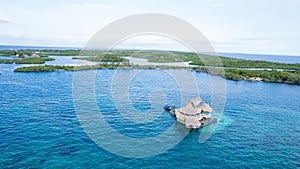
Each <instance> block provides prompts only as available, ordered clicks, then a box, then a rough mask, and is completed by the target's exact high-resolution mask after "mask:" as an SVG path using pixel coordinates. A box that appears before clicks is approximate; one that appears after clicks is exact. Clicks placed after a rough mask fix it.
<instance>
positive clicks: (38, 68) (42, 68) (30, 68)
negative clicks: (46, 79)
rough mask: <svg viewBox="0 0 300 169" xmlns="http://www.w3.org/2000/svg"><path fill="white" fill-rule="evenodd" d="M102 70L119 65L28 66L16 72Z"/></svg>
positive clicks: (17, 69)
mask: <svg viewBox="0 0 300 169" xmlns="http://www.w3.org/2000/svg"><path fill="white" fill-rule="evenodd" d="M102 68H118V65H113V64H98V65H86V66H59V65H44V66H26V67H19V68H16V69H15V70H14V72H54V71H56V70H66V71H78V70H91V69H102Z"/></svg>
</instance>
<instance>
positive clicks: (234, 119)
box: [0, 64, 300, 168]
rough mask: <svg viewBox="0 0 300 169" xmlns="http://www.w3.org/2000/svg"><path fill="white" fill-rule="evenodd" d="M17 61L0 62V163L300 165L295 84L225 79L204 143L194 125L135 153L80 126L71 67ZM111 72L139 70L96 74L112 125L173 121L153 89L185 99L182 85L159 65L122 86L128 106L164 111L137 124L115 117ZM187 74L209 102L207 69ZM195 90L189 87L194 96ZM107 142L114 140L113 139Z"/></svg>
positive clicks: (299, 90)
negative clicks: (151, 152)
mask: <svg viewBox="0 0 300 169" xmlns="http://www.w3.org/2000/svg"><path fill="white" fill-rule="evenodd" d="M15 66H16V65H4V64H0V72H1V73H2V74H1V75H0V120H1V123H0V138H1V139H0V168H30V167H31V168H262V167H265V168H299V167H300V161H299V159H300V125H299V121H300V106H299V103H300V97H299V96H300V87H299V86H295V85H286V84H276V83H264V82H247V81H230V80H226V85H227V87H226V89H227V90H226V91H227V92H226V106H225V110H224V115H223V117H222V120H221V122H220V123H219V124H218V128H217V130H216V131H215V132H214V133H213V134H212V136H211V137H210V138H209V139H208V140H207V141H206V142H204V143H202V144H200V143H198V137H199V134H200V133H201V132H202V130H198V131H193V132H190V133H189V134H188V135H187V136H186V137H185V138H184V139H183V140H182V141H181V142H180V143H179V144H177V145H176V146H175V147H173V148H171V149H170V150H168V151H166V152H164V153H162V154H159V155H156V156H152V157H147V158H138V159H136V158H127V157H122V156H118V155H115V154H113V153H110V152H108V151H107V150H105V149H103V148H101V147H99V146H97V144H95V143H94V142H93V140H92V139H91V138H90V137H89V136H88V135H87V134H86V133H85V132H84V130H83V128H82V127H81V125H80V123H79V121H78V119H77V116H76V112H75V108H74V104H73V98H72V79H73V73H72V72H67V71H58V72H52V73H14V72H13V71H12V70H13V68H14V67H15ZM116 71H119V73H121V75H123V76H124V77H126V76H127V75H128V74H131V73H134V72H135V71H137V70H135V69H133V70H113V69H102V70H99V71H98V73H97V76H96V83H95V84H96V95H95V96H96V100H97V104H98V106H99V109H100V111H101V113H102V114H103V115H104V117H105V119H106V120H107V121H108V123H109V124H110V125H111V126H112V127H113V128H115V129H116V130H117V131H118V132H119V133H122V134H124V135H127V136H129V137H135V138H145V137H152V136H155V135H157V134H159V133H162V132H163V131H164V130H166V128H168V127H170V126H171V125H172V124H174V123H175V122H174V119H173V118H172V117H170V116H169V114H168V113H167V112H164V111H163V110H161V106H162V105H161V106H160V105H158V104H156V103H155V100H160V99H161V98H158V97H159V96H161V95H160V94H159V93H155V92H152V93H151V91H153V90H155V91H160V92H161V93H164V94H166V96H167V97H166V99H167V100H166V102H169V103H175V104H176V105H178V106H179V105H181V104H184V103H181V101H180V99H179V98H180V92H179V86H178V85H176V82H175V81H174V80H172V78H171V77H170V76H169V75H168V74H166V73H165V72H164V71H163V70H161V69H149V70H143V71H142V72H140V73H139V74H137V75H136V76H135V78H133V79H132V80H131V81H130V83H129V84H128V90H127V91H128V92H129V100H130V102H131V103H132V106H133V107H134V108H135V109H136V110H139V111H143V112H144V113H151V112H150V111H147V110H149V109H151V104H150V101H149V98H150V100H151V98H152V100H154V102H153V105H154V110H158V111H160V113H161V115H160V117H159V118H158V120H156V121H154V122H153V123H145V124H137V123H132V122H131V121H129V120H127V119H124V118H120V114H119V112H118V110H117V109H116V107H115V103H113V97H112V91H113V90H116V91H118V86H119V85H118V83H116V84H117V85H115V87H116V88H115V89H114V88H112V87H111V86H112V85H111V81H112V79H113V77H114V75H115V73H116ZM177 71H179V72H178V73H180V72H183V71H185V70H177ZM86 72H87V73H88V72H89V71H86ZM191 73H192V75H193V76H194V77H195V78H196V81H197V83H198V87H199V90H200V95H201V96H202V98H203V100H205V101H207V102H210V101H211V95H210V94H211V87H210V83H209V75H207V74H205V73H195V72H191ZM117 82H118V81H117ZM120 85H122V84H120ZM118 92H120V91H118ZM125 92H126V91H124V93H125ZM195 95H197V94H196V93H191V98H192V97H194V96H195ZM161 104H163V102H161ZM153 105H152V106H153ZM124 106H126V105H124ZM175 127H178V128H180V127H182V126H180V125H175ZM107 134H108V135H109V133H107ZM111 144H117V143H115V142H114V140H112V142H111ZM128 144H130V142H128Z"/></svg>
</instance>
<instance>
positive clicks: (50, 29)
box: [0, 0, 300, 55]
mask: <svg viewBox="0 0 300 169" xmlns="http://www.w3.org/2000/svg"><path fill="white" fill-rule="evenodd" d="M146 12H154V13H162V14H169V15H173V16H176V17H179V18H181V19H183V20H185V21H187V22H189V23H191V24H193V25H194V26H196V27H197V28H198V29H199V30H200V31H201V32H202V33H203V34H204V35H205V36H206V37H207V38H208V39H209V41H210V42H211V43H212V45H213V47H214V49H215V51H216V52H232V53H262V54H285V55H300V22H299V21H300V1H298V0H285V1H284V0H265V1H261V0H189V1H183V0H181V1H176V0H147V1H146V0H145V1H141V0H123V1H121V0H110V1H99V0H98V1H95V0H85V1H83V0H64V1H58V0H52V1H33V0H27V1H20V0H19V1H16V0H6V1H4V0H0V30H1V31H0V45H25V46H26V45H28V46H29V45H31V46H32V45H37V46H72V47H83V46H84V45H85V43H86V42H87V40H88V39H89V38H91V37H92V36H93V35H94V34H95V33H96V32H97V31H98V30H100V29H101V28H103V27H104V26H106V25H107V24H109V23H111V22H113V21H115V20H117V19H120V18H122V17H125V16H129V15H132V14H139V13H146ZM174 43H176V42H173V41H172V40H169V39H166V38H162V37H155V36H144V37H138V38H133V39H131V40H128V41H127V42H124V44H123V46H121V47H124V48H142V49H143V48H145V49H148V48H150V49H167V50H185V49H184V47H182V45H180V44H177V45H174ZM174 48H176V49H174Z"/></svg>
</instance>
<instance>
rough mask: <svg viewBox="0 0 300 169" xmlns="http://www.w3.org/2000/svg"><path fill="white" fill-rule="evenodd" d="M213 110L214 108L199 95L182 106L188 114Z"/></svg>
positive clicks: (182, 109)
mask: <svg viewBox="0 0 300 169" xmlns="http://www.w3.org/2000/svg"><path fill="white" fill-rule="evenodd" d="M201 110H203V111H204V112H212V111H213V109H212V108H211V107H210V106H209V105H208V104H206V103H204V102H203V101H202V99H201V98H200V97H199V96H198V97H196V99H194V100H191V101H189V102H188V103H187V104H186V105H185V106H184V107H182V108H181V111H182V112H183V113H184V114H186V115H191V116H192V115H195V114H198V113H200V112H201Z"/></svg>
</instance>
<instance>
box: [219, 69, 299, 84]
mask: <svg viewBox="0 0 300 169" xmlns="http://www.w3.org/2000/svg"><path fill="white" fill-rule="evenodd" d="M224 77H225V78H226V79H231V80H250V81H265V82H277V83H289V84H297V85H300V73H299V72H289V71H276V70H272V71H267V70H240V69H225V76H224Z"/></svg>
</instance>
